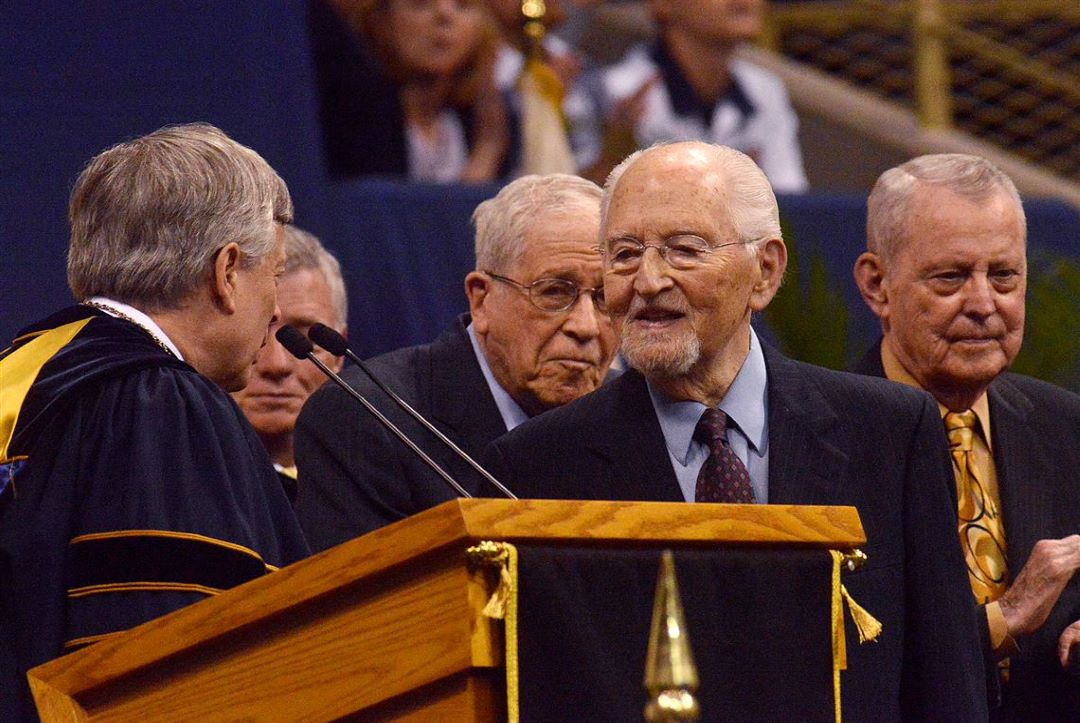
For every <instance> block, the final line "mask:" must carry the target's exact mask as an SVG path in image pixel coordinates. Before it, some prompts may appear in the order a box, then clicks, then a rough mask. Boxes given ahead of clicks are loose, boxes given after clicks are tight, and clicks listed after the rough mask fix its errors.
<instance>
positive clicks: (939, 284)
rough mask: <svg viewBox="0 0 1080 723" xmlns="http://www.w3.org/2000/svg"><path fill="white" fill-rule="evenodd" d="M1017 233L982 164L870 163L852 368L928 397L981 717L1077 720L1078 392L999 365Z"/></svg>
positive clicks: (1011, 340) (1013, 303)
mask: <svg viewBox="0 0 1080 723" xmlns="http://www.w3.org/2000/svg"><path fill="white" fill-rule="evenodd" d="M1026 240H1027V226H1026V223H1025V219H1024V208H1023V206H1022V205H1021V203H1020V196H1019V195H1018V194H1017V192H1016V187H1015V186H1014V185H1013V182H1012V180H1010V179H1009V177H1008V176H1006V175H1005V174H1004V173H1002V172H1001V171H1000V170H999V169H998V168H997V167H996V166H994V165H993V164H992V163H990V162H989V161H987V160H986V159H983V158H979V157H977V156H970V155H964V154H956V153H949V154H935V155H927V156H920V157H918V158H915V159H913V160H910V161H908V162H906V163H903V164H901V165H900V166H897V167H896V168H892V169H889V170H888V171H886V172H885V173H883V174H882V175H881V177H880V178H879V179H878V181H877V183H876V184H875V185H874V188H873V190H872V191H871V193H870V198H869V201H868V215H867V251H866V253H864V254H862V255H861V256H859V258H858V260H857V261H856V262H855V280H856V281H857V283H858V285H859V289H860V290H861V292H862V295H863V298H864V299H865V300H866V303H867V304H868V305H869V306H870V308H871V309H872V310H873V311H874V313H875V314H876V315H877V316H878V318H879V319H880V320H881V330H882V338H881V341H880V342H879V343H878V344H877V345H876V346H875V347H874V348H873V349H871V350H870V352H869V353H868V354H867V356H866V357H865V358H864V359H863V360H862V362H861V363H860V364H859V365H858V366H857V367H856V371H859V372H862V373H864V374H870V375H874V376H879V377H887V378H888V379H892V380H894V381H898V382H902V383H905V384H908V385H910V386H913V387H917V388H920V389H925V390H926V391H928V392H930V393H931V394H932V395H933V396H934V398H935V399H936V400H937V403H938V410H939V412H940V416H941V422H942V427H941V429H942V432H943V433H945V434H947V436H948V439H949V443H950V447H951V449H952V456H953V475H954V478H955V482H956V491H957V505H956V507H955V509H954V518H955V526H956V534H957V538H956V539H957V542H959V546H960V547H961V549H962V550H963V552H964V557H965V560H966V562H967V570H968V578H969V583H970V586H971V592H972V595H973V597H974V599H975V601H976V602H977V603H978V605H979V608H978V609H979V613H980V619H981V620H980V630H981V631H982V637H983V649H984V655H985V657H986V660H987V669H988V673H989V675H988V687H989V689H990V693H991V703H992V705H993V708H994V710H993V711H992V712H993V713H994V714H995V716H999V717H1000V718H1001V719H1004V720H1025V721H1028V720H1076V719H1077V717H1078V716H1080V678H1077V677H1075V676H1074V675H1070V674H1069V673H1068V672H1066V670H1065V668H1066V667H1067V666H1068V662H1069V655H1070V652H1071V648H1072V647H1073V646H1077V647H1080V645H1078V642H1080V623H1078V624H1076V625H1074V626H1072V627H1069V628H1068V629H1067V626H1069V625H1070V623H1075V621H1077V619H1078V618H1080V578H1074V573H1075V571H1076V569H1077V568H1078V567H1080V535H1078V534H1077V533H1078V532H1080V484H1077V479H1076V470H1077V468H1078V467H1080V438H1078V436H1077V434H1078V430H1080V397H1078V396H1077V395H1075V394H1073V393H1072V392H1069V391H1066V390H1065V389H1061V388H1059V387H1055V386H1053V385H1052V384H1047V383H1046V382H1042V381H1039V380H1036V379H1031V378H1030V377H1025V376H1022V375H1019V374H1013V373H1011V372H1009V371H1007V370H1008V368H1009V365H1010V364H1012V361H1013V359H1015V358H1016V355H1017V354H1018V353H1019V351H1020V345H1021V343H1022V341H1023V338H1024V311H1025V306H1024V296H1025V292H1026V289H1027V248H1026V246H1027V244H1026Z"/></svg>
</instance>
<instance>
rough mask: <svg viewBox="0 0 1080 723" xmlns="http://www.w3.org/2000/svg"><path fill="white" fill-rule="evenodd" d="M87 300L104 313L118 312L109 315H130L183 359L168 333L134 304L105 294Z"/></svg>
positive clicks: (177, 356)
mask: <svg viewBox="0 0 1080 723" xmlns="http://www.w3.org/2000/svg"><path fill="white" fill-rule="evenodd" d="M87 301H89V302H92V303H95V304H100V305H101V306H103V307H105V308H104V309H103V311H105V312H106V313H109V312H118V313H109V315H110V316H115V317H117V318H119V314H123V315H124V316H128V317H130V318H131V320H132V321H133V322H135V324H137V325H138V326H141V327H142V328H143V329H144V330H145V331H147V332H148V333H149V334H150V336H152V337H154V338H155V339H157V340H159V341H160V342H161V343H162V344H164V345H165V346H167V347H168V348H169V351H171V352H172V353H173V354H175V355H176V358H177V359H179V360H180V361H184V355H183V354H181V353H180V350H179V349H178V348H177V347H176V344H174V343H173V341H172V339H170V338H169V335H168V334H166V333H165V332H164V331H162V329H161V327H160V326H158V325H157V322H155V321H154V320H153V319H151V318H150V317H149V316H147V315H146V314H144V313H143V312H141V311H139V310H138V309H136V308H135V307H134V306H131V305H130V304H125V303H124V302H122V301H116V300H115V299H110V298H108V297H105V296H95V297H93V298H91V299H87Z"/></svg>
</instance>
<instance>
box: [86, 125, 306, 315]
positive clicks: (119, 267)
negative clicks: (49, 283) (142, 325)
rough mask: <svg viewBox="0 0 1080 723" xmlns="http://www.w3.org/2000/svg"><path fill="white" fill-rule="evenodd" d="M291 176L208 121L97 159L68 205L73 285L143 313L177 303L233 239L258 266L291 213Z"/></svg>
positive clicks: (113, 150) (154, 136) (145, 139)
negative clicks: (285, 178)
mask: <svg viewBox="0 0 1080 723" xmlns="http://www.w3.org/2000/svg"><path fill="white" fill-rule="evenodd" d="M292 215H293V207H292V200H291V199H290V198H289V190H288V188H286V186H285V182H284V181H282V180H281V178H280V177H279V176H278V175H277V173H275V172H274V169H272V168H271V167H270V166H269V165H268V164H267V163H266V161H264V160H263V159H262V157H261V156H260V155H259V154H258V153H256V152H255V151H253V150H251V149H250V148H247V147H246V146H242V145H240V144H239V143H237V142H236V141H234V140H232V139H231V138H229V137H228V136H227V135H225V134H224V133H222V132H221V131H220V130H218V129H217V128H215V127H214V126H211V125H208V124H205V123H192V124H189V125H178V126H167V127H165V128H162V129H160V130H157V131H154V132H153V133H151V134H149V135H146V136H143V137H141V138H136V139H135V140H132V141H126V142H124V143H120V144H118V145H115V146H113V147H112V148H109V149H108V150H106V151H103V152H102V153H100V154H99V155H98V156H96V157H95V158H93V159H92V160H91V161H90V163H89V164H87V166H86V168H85V169H83V172H82V173H81V174H79V178H78V180H77V181H76V182H75V188H74V189H73V190H72V192H71V202H70V205H69V207H68V218H69V220H70V221H71V243H70V246H69V248H68V285H69V286H70V287H71V291H72V293H73V294H74V295H75V298H76V299H78V300H83V299H86V298H89V297H91V296H107V297H109V298H112V299H116V300H117V301H123V302H127V303H132V304H136V305H138V306H139V307H140V308H142V309H143V310H144V311H160V310H165V309H173V308H176V307H178V306H179V305H180V304H181V303H182V301H183V300H184V299H185V298H186V297H187V296H188V295H189V294H190V293H191V292H192V291H194V290H195V289H196V288H198V286H199V285H200V284H201V283H203V282H204V281H205V280H206V279H207V278H208V276H209V274H210V269H211V268H212V264H213V258H214V256H215V255H216V254H217V252H218V251H219V250H220V249H221V248H222V247H223V246H225V245H226V244H228V243H229V242H231V241H235V242H236V243H237V244H238V245H239V246H240V251H241V253H242V263H243V264H244V265H245V266H251V265H254V264H256V263H258V262H259V261H260V260H261V259H262V258H263V257H265V256H267V255H268V254H269V253H270V252H271V251H272V250H273V248H274V245H275V242H276V240H277V239H276V234H275V233H274V224H275V222H277V223H289V222H291V221H292Z"/></svg>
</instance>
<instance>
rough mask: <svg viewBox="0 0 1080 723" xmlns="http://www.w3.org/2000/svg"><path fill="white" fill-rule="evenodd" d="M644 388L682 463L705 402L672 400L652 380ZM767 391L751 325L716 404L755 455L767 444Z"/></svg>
mask: <svg viewBox="0 0 1080 723" xmlns="http://www.w3.org/2000/svg"><path fill="white" fill-rule="evenodd" d="M648 387H649V396H651V397H652V402H653V408H654V409H655V410H656V416H657V419H658V420H659V422H660V429H661V430H662V431H663V433H664V441H665V443H666V444H667V448H668V451H669V452H670V453H671V455H672V456H673V457H675V459H677V460H679V462H680V463H682V464H686V458H687V456H688V455H689V453H690V443H691V442H692V441H693V438H694V429H695V427H697V423H698V420H699V419H700V418H701V415H702V413H703V412H704V411H705V405H704V404H702V403H701V402H693V401H676V400H673V399H671V398H670V397H669V396H667V395H666V394H664V393H663V392H662V391H660V389H658V388H657V387H654V386H653V385H652V383H648ZM767 392H768V386H767V376H766V372H765V355H764V354H763V353H762V351H761V342H760V341H758V338H757V334H756V333H755V332H754V330H753V328H751V329H750V352H749V353H748V354H747V355H746V360H745V361H744V362H743V365H742V367H741V368H740V369H739V373H738V374H736V375H735V379H734V380H733V381H732V382H731V386H730V387H728V390H727V394H725V395H724V398H723V399H722V400H721V401H720V404H719V405H718V406H719V409H720V410H721V411H722V412H724V414H726V415H727V416H728V418H729V419H731V421H732V422H733V423H734V424H735V426H737V427H738V428H739V431H740V432H741V433H742V435H743V436H744V437H746V439H747V441H748V442H749V443H750V446H751V447H753V448H754V450H755V451H756V452H757V453H758V454H759V455H763V454H765V452H766V447H767V446H768V443H769V441H768V423H767V413H766V410H767V409H768V401H767Z"/></svg>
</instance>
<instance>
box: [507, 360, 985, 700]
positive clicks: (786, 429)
mask: <svg viewBox="0 0 1080 723" xmlns="http://www.w3.org/2000/svg"><path fill="white" fill-rule="evenodd" d="M765 361H766V368H767V372H768V406H769V409H768V414H769V417H768V422H769V501H770V502H772V503H794V504H816V505H854V506H856V507H857V508H858V510H859V515H860V517H861V519H862V523H863V527H864V528H865V531H866V535H867V538H868V544H867V546H866V548H865V551H866V553H867V554H868V556H869V562H868V563H867V564H866V566H864V567H863V568H862V569H861V570H859V571H857V572H855V573H851V574H846V575H845V585H846V586H847V588H848V590H849V591H850V592H851V594H852V595H853V597H854V598H855V600H856V601H858V602H859V603H860V604H862V605H863V606H864V607H866V608H867V609H868V610H869V611H870V612H871V613H872V614H873V615H874V616H876V617H877V618H878V619H879V620H880V621H881V622H882V623H883V625H884V630H883V632H882V635H881V638H880V641H879V642H877V643H868V644H866V645H862V646H860V645H858V644H857V643H854V642H852V641H857V640H858V637H857V634H856V633H855V632H854V630H853V629H852V628H851V627H850V622H849V623H848V625H849V630H848V641H849V643H848V651H849V652H848V662H849V665H848V671H847V672H846V673H845V674H844V675H843V692H842V699H843V702H844V710H845V714H844V717H845V720H851V721H864V720H899V719H901V718H904V719H911V720H929V719H933V720H950V721H961V720H984V719H985V718H986V699H985V695H986V691H985V686H984V680H983V675H982V656H981V654H980V651H979V647H978V636H977V632H976V630H977V627H976V618H975V610H974V603H973V601H972V598H971V592H970V589H969V588H968V586H967V580H966V577H965V573H964V566H963V560H962V559H961V555H960V550H959V546H958V545H957V544H956V531H955V523H954V520H955V513H954V511H953V510H954V509H955V502H954V494H955V493H954V491H953V483H952V478H951V470H950V467H949V461H948V454H947V450H946V446H945V439H944V437H943V435H942V434H940V432H939V428H940V423H939V418H938V414H937V408H936V406H935V405H934V403H933V400H932V399H931V398H930V396H929V395H928V394H925V393H922V392H918V391H916V390H911V389H905V388H902V387H900V386H899V385H895V384H890V383H887V382H884V381H882V380H876V379H870V378H866V377H858V376H855V375H851V374H845V373H843V372H833V371H829V370H825V369H821V368H818V367H813V366H810V365H807V364H802V363H799V362H795V361H792V360H789V359H787V358H785V357H783V356H781V355H780V354H779V353H777V352H776V351H774V350H772V349H770V348H768V347H765ZM485 459H486V462H487V464H488V465H489V469H491V471H492V472H493V473H494V474H495V476H496V477H497V478H499V479H500V480H502V481H503V482H504V483H505V484H507V485H508V486H509V487H510V488H511V489H512V490H514V491H515V492H516V493H517V494H518V495H519V496H521V497H536V498H569V499H616V500H620V499H621V500H661V501H662V500H669V501H677V500H682V495H681V492H680V489H679V486H678V483H677V481H676V478H675V473H674V470H673V469H672V466H671V462H670V460H669V457H668V453H667V449H666V447H665V444H664V438H663V433H662V432H661V429H660V424H659V422H658V421H657V419H656V414H655V412H654V410H653V407H652V402H651V400H650V398H649V394H648V389H647V387H646V384H645V380H644V378H643V377H642V376H641V375H640V374H638V373H637V372H632V371H631V372H627V373H626V374H624V375H623V376H622V377H620V378H619V379H617V380H615V381H613V382H611V383H609V384H607V385H606V386H604V387H602V388H601V389H599V390H597V391H596V392H593V393H592V394H589V395H587V396H585V397H583V398H582V399H579V400H578V401H576V402H574V403H572V404H570V405H568V406H566V407H563V408H561V409H557V410H554V411H551V412H549V413H547V414H544V415H543V416H541V417H538V418H537V419H534V420H530V421H529V422H527V423H526V424H523V425H521V426H520V427H518V428H517V429H515V430H514V431H513V432H510V433H509V434H507V435H505V436H503V437H501V438H500V439H498V440H496V441H495V442H494V443H492V445H491V446H490V447H489V450H488V453H487V454H486V455H485Z"/></svg>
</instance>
